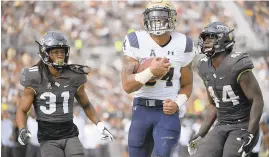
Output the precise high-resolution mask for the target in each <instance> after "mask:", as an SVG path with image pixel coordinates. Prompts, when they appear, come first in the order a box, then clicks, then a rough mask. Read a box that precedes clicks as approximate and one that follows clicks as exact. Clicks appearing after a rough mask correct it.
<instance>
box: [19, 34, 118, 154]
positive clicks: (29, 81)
mask: <svg viewBox="0 0 269 157" xmlns="http://www.w3.org/2000/svg"><path fill="white" fill-rule="evenodd" d="M37 43H38V44H39V53H38V54H39V56H40V58H41V60H40V61H39V62H38V64H37V65H35V66H33V67H31V68H29V69H24V70H23V72H22V75H21V79H20V83H21V84H22V85H23V86H24V87H25V88H24V92H23V96H22V99H21V100H20V103H19V106H18V108H17V113H16V122H17V126H18V128H19V130H20V131H19V137H18V141H19V143H20V144H21V145H25V144H26V142H27V140H28V139H29V137H31V133H30V132H29V130H28V129H27V128H26V125H25V122H26V118H27V116H26V113H27V112H28V111H29V109H30V108H31V106H32V104H33V105H34V108H35V112H36V115H37V122H38V135H37V136H38V141H39V142H40V147H41V154H42V157H82V156H84V154H83V148H82V146H81V143H80V141H79V139H78V134H79V133H78V129H77V127H76V125H75V124H74V123H73V102H74V98H76V99H77V101H78V102H79V104H80V105H81V107H82V108H83V110H84V112H85V114H86V115H87V117H88V118H89V119H90V120H91V121H92V122H93V123H95V124H96V125H97V128H98V129H99V131H100V133H101V134H103V138H105V139H108V140H111V141H112V140H113V136H112V135H111V134H110V132H109V131H108V130H107V129H106V128H105V127H104V124H103V123H102V122H101V121H100V119H99V117H98V115H97V114H96V111H95V109H94V107H93V105H92V104H91V103H90V101H89V100H88V97H87V94H86V92H85V90H84V84H85V83H86V81H87V78H86V75H85V74H86V73H87V72H86V71H85V70H83V67H84V66H80V65H69V64H68V58H69V49H70V48H69V45H68V42H67V39H66V37H65V36H64V34H63V33H61V32H57V31H51V32H48V33H46V34H45V35H44V36H43V37H42V38H41V41H40V42H37ZM84 69H85V68H84Z"/></svg>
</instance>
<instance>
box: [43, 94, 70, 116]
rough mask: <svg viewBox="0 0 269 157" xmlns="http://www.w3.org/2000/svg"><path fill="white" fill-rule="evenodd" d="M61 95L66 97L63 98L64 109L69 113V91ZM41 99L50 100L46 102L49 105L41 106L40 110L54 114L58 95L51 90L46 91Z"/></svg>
mask: <svg viewBox="0 0 269 157" xmlns="http://www.w3.org/2000/svg"><path fill="white" fill-rule="evenodd" d="M61 97H63V98H64V100H63V111H64V113H68V100H69V91H65V92H63V93H62V94H61ZM40 99H44V100H48V101H46V104H48V105H49V107H48V108H47V107H46V106H40V110H41V111H42V112H43V113H45V114H52V113H54V112H55V111H56V95H55V94H53V93H51V92H45V93H43V94H41V95H40Z"/></svg>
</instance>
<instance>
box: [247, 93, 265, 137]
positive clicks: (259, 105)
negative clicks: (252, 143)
mask: <svg viewBox="0 0 269 157" xmlns="http://www.w3.org/2000/svg"><path fill="white" fill-rule="evenodd" d="M263 105H264V103H263V99H262V97H256V98H254V99H253V103H252V107H251V111H250V120H249V125H248V132H249V133H251V134H253V135H254V134H255V133H256V132H257V129H258V128H259V121H260V118H261V115H262V110H263Z"/></svg>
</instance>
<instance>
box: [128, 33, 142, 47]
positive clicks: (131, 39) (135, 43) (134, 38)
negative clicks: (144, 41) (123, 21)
mask: <svg viewBox="0 0 269 157" xmlns="http://www.w3.org/2000/svg"><path fill="white" fill-rule="evenodd" d="M127 38H128V40H129V44H130V46H131V47H134V48H138V49H139V43H138V39H137V35H136V32H132V33H129V34H128V35H127Z"/></svg>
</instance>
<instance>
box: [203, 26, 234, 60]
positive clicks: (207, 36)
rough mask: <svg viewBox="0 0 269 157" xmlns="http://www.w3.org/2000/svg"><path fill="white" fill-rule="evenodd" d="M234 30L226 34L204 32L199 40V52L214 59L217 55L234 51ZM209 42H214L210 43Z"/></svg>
mask: <svg viewBox="0 0 269 157" xmlns="http://www.w3.org/2000/svg"><path fill="white" fill-rule="evenodd" d="M233 31H234V29H233V30H231V31H229V32H227V33H225V32H220V33H212V32H202V33H201V34H200V36H199V39H198V51H200V53H202V54H205V55H206V56H207V57H213V56H214V55H215V54H216V53H220V52H224V51H226V50H229V49H232V47H233V45H234V43H235V41H234V34H233ZM207 40H213V41H212V43H208V42H207Z"/></svg>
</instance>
